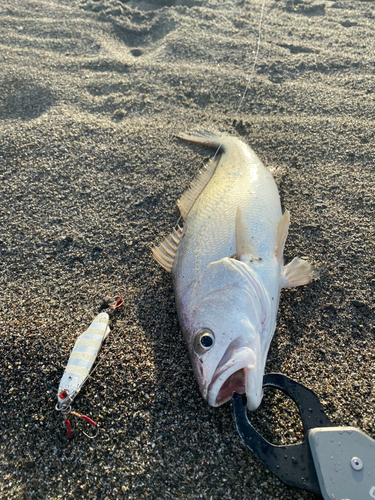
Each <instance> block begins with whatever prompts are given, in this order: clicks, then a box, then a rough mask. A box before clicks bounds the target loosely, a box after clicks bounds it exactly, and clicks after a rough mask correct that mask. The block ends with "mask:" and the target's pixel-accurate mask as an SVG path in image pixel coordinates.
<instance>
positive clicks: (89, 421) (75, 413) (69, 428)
mask: <svg viewBox="0 0 375 500" xmlns="http://www.w3.org/2000/svg"><path fill="white" fill-rule="evenodd" d="M70 414H71V415H73V416H75V417H78V418H82V419H83V420H86V422H88V423H89V424H91V425H92V426H94V427H95V428H96V433H95V435H94V436H89V435H88V434H87V433H86V432H85V431H82V434H84V435H85V436H86V437H87V438H88V439H95V438H96V436H97V435H98V433H99V427H98V424H97V423H96V422H94V420H92V419H91V418H90V417H88V416H87V415H81V414H80V413H77V412H76V411H71V412H70ZM66 426H67V429H68V437H70V436H71V435H72V434H71V424H70V421H69V420H67V421H66ZM69 431H70V436H69Z"/></svg>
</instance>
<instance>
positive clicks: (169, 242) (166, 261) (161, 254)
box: [151, 226, 183, 273]
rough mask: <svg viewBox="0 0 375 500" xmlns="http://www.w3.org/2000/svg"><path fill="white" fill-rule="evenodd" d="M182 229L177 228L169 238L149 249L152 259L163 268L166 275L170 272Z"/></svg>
mask: <svg viewBox="0 0 375 500" xmlns="http://www.w3.org/2000/svg"><path fill="white" fill-rule="evenodd" d="M182 232H183V229H182V228H181V227H180V226H177V229H175V230H174V231H173V233H171V234H170V235H169V236H167V237H166V238H164V241H162V242H161V243H160V245H159V246H157V247H153V248H151V251H152V254H153V256H154V259H155V260H156V261H157V262H158V263H159V264H160V265H161V267H163V268H164V269H165V270H166V271H167V272H168V273H170V272H171V271H172V265H173V261H174V258H175V257H176V252H177V248H178V244H179V243H180V240H181V236H182Z"/></svg>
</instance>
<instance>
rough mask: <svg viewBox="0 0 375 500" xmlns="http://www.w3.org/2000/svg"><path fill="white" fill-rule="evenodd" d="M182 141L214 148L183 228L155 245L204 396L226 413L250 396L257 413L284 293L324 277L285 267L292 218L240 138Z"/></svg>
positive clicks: (189, 195) (182, 202) (184, 204)
mask: <svg viewBox="0 0 375 500" xmlns="http://www.w3.org/2000/svg"><path fill="white" fill-rule="evenodd" d="M178 137H179V138H180V139H182V140H185V141H188V142H191V143H195V144H198V145H202V146H206V147H209V148H213V149H215V150H216V153H215V155H214V157H213V158H211V159H210V160H209V161H208V163H207V164H206V165H205V167H204V168H203V169H202V171H201V172H200V174H199V175H198V177H197V178H196V179H195V180H194V181H193V182H192V183H191V185H190V187H189V188H188V190H187V191H186V192H185V193H184V194H183V195H182V196H181V198H180V199H179V200H178V202H177V205H178V207H179V209H180V213H181V217H182V219H183V220H184V224H183V227H180V226H177V228H176V229H174V231H173V232H172V233H171V234H170V235H168V236H167V237H166V238H165V239H164V240H163V241H162V242H161V243H160V244H159V245H158V246H155V247H153V248H152V253H153V256H154V258H155V259H156V261H157V262H158V263H159V264H160V265H161V266H162V267H163V268H164V269H165V270H166V271H167V272H169V273H171V275H172V280H173V287H174V292H175V302H176V309H177V314H178V318H179V323H180V326H181V330H182V332H183V335H184V337H185V341H186V345H187V348H188V351H189V355H190V358H191V362H192V366H193V371H194V374H195V377H196V379H197V381H198V384H199V388H200V391H201V393H202V396H203V398H204V399H205V400H207V402H208V404H209V405H210V406H213V407H218V406H220V405H222V404H224V403H226V402H227V401H229V400H230V399H231V398H232V396H233V393H238V394H246V397H247V408H248V409H249V411H254V410H256V409H257V408H258V406H259V405H260V403H261V400H262V397H263V389H262V386H263V384H262V382H263V376H264V372H265V364H266V360H267V354H268V350H269V346H270V342H271V340H272V337H273V335H274V332H275V328H276V315H277V310H278V304H279V298H280V291H281V289H282V288H288V287H295V286H300V285H305V284H307V283H309V282H310V281H311V280H312V279H313V278H315V277H317V275H318V273H317V271H315V268H314V266H313V265H311V264H310V263H309V262H307V261H306V260H303V259H300V258H298V257H295V258H294V259H293V260H292V261H291V262H290V263H289V264H287V265H284V262H283V251H284V245H285V241H286V238H287V234H288V228H289V224H290V213H289V211H288V210H285V211H284V213H282V209H281V202H280V196H279V193H278V189H277V186H276V183H275V181H274V178H273V176H272V174H271V172H270V171H269V170H268V169H267V168H266V167H265V166H264V165H263V163H262V162H261V160H260V159H259V158H258V156H257V155H256V153H255V152H254V151H253V150H252V149H251V148H250V147H249V146H248V145H246V144H245V143H244V142H243V141H241V140H240V139H238V138H236V137H234V136H232V135H229V134H227V133H221V132H217V131H209V130H202V129H197V130H195V131H192V132H187V133H182V134H180V135H179V136H178Z"/></svg>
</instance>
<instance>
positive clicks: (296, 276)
mask: <svg viewBox="0 0 375 500" xmlns="http://www.w3.org/2000/svg"><path fill="white" fill-rule="evenodd" d="M318 276H319V272H318V271H317V270H315V268H314V266H313V265H312V264H310V262H308V261H307V260H303V259H299V258H298V257H294V259H293V260H292V262H289V264H288V265H286V266H284V267H283V271H282V282H281V286H282V287H283V288H292V287H294V286H302V285H307V283H310V281H311V280H313V279H314V278H317V277H318Z"/></svg>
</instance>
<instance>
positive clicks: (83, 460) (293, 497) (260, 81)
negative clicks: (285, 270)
mask: <svg viewBox="0 0 375 500" xmlns="http://www.w3.org/2000/svg"><path fill="white" fill-rule="evenodd" d="M261 6H262V1H261V0H239V1H237V0H228V1H225V0H224V1H221V0H177V1H173V0H148V1H139V2H137V1H135V0H129V1H126V0H71V1H67V0H60V1H57V0H49V1H43V0H33V1H32V0H12V1H11V2H10V1H8V0H5V1H3V2H2V3H0V44H1V45H0V68H1V70H0V179H1V182H0V190H1V196H0V204H1V207H0V217H1V226H0V233H1V234H0V252H1V273H0V279H1V286H0V294H1V301H0V303H1V314H0V321H1V338H0V349H1V356H0V405H1V411H2V418H1V426H0V497H1V498H4V499H5V498H7V499H19V500H21V499H22V500H28V499H43V500H44V499H49V500H52V499H70V498H72V499H98V500H99V499H103V500H104V499H112V498H125V499H144V498H149V499H155V500H158V499H177V498H182V499H189V500H193V499H199V498H203V499H207V500H216V499H218V500H219V499H225V500H313V499H317V498H319V497H317V496H316V495H314V494H312V493H309V492H306V491H303V490H298V489H293V488H290V487H288V486H286V485H284V484H283V483H281V482H280V481H279V480H278V479H277V478H276V477H274V476H273V475H272V474H271V473H269V472H268V471H267V470H266V468H265V467H264V466H263V465H262V464H261V463H260V462H258V461H257V459H256V458H255V457H254V456H252V455H251V453H250V452H249V451H248V450H247V449H246V448H245V446H244V445H243V444H242V442H241V441H240V438H239V436H238V434H237V432H236V429H235V425H234V420H233V415H232V406H231V404H230V403H227V404H225V405H224V406H222V407H220V408H216V409H212V408H210V407H209V406H208V404H207V403H206V402H205V401H204V400H203V398H202V396H201V394H200V392H199V389H198V384H197V383H196V381H195V378H194V375H193V372H192V368H191V365H190V360H189V357H188V353H187V350H186V347H185V344H184V340H183V337H182V333H181V331H180V328H179V324H178V319H177V314H176V309H175V305H174V296H173V288H172V281H171V277H170V275H168V274H167V273H166V272H165V271H163V270H162V269H161V268H160V267H158V265H157V264H156V263H155V261H154V260H153V259H152V255H151V250H150V249H151V247H152V246H153V245H154V244H155V243H158V242H160V240H161V238H162V237H163V236H165V235H166V234H168V233H170V232H171V230H172V228H173V227H174V225H175V224H176V222H177V220H178V218H179V212H178V208H177V206H176V201H177V199H178V198H179V197H180V196H181V194H182V193H183V192H184V190H185V189H186V188H187V187H188V186H189V184H190V182H191V181H192V180H193V179H194V177H195V175H196V173H197V171H198V170H199V168H201V167H202V165H203V162H204V161H205V160H207V158H208V157H209V156H210V155H211V152H210V151H209V150H207V149H204V148H199V147H196V146H193V145H186V144H184V143H183V142H182V141H180V140H178V139H177V138H176V137H175V134H176V133H178V132H183V131H185V130H189V129H192V128H194V127H196V126H200V127H205V128H211V129H212V128H216V129H219V130H228V131H229V132H230V133H231V134H234V135H236V136H238V137H240V138H241V139H242V140H244V141H245V142H247V143H248V144H249V145H250V146H251V147H252V148H253V149H254V150H255V151H256V152H257V154H258V156H259V157H260V158H261V159H262V161H263V162H264V164H265V166H266V167H268V168H270V169H274V170H275V176H276V179H277V182H278V186H279V191H280V196H281V201H282V205H283V208H284V209H285V208H287V209H289V210H290V212H291V221H292V222H291V228H290V232H289V237H288V240H287V243H286V247H285V253H284V255H285V261H286V262H289V261H290V260H291V259H292V258H293V257H295V256H298V257H304V258H307V259H308V260H310V261H311V262H313V263H315V264H316V265H317V266H318V267H319V268H320V278H319V279H318V280H317V281H315V282H313V283H312V284H310V285H308V286H306V287H301V288H298V289H288V290H284V291H282V294H281V300H280V308H279V313H278V319H277V328H276V332H275V336H274V338H273V341H272V344H271V348H270V352H269V357H268V362H267V366H266V371H267V373H269V372H282V373H284V374H286V375H288V376H290V377H292V378H293V379H295V380H297V381H299V382H301V383H303V384H304V385H306V386H308V387H309V388H310V389H312V390H314V391H315V392H316V393H317V395H318V396H319V398H320V399H321V401H322V403H323V405H324V408H325V411H326V413H327V415H328V416H329V418H330V419H331V420H332V422H333V423H334V424H335V425H354V426H356V427H359V428H361V429H362V430H363V431H364V432H366V433H368V434H369V435H370V436H372V437H375V417H374V404H375V390H374V389H375V385H374V380H375V339H374V334H375V317H374V305H375V304H374V289H375V271H374V269H375V265H374V264H375V262H374V255H375V231H374V229H375V228H374V226H375V223H374V221H375V218H374V214H375V192H374V170H375V167H374V165H375V153H374V129H375V42H374V40H375V13H374V2H373V1H371V0H368V1H365V0H362V1H361V0H337V1H328V0H327V1H324V2H322V0H287V1H285V0H266V2H265V9H264V17H263V23H262V28H261V44H260V50H259V56H258V59H257V64H256V67H255V72H254V74H253V76H252V79H251V81H250V85H249V88H248V92H247V95H246V98H245V100H244V101H243V103H242V105H241V108H240V110H239V111H238V112H237V108H238V106H239V104H240V100H241V96H242V95H243V92H244V90H245V88H246V85H247V84H248V80H247V79H248V77H249V75H251V71H252V67H253V64H254V57H255V53H256V50H257V40H258V26H259V19H260V14H261ZM121 294H123V295H124V301H125V304H124V307H123V309H122V310H121V311H119V313H118V315H117V316H116V317H115V318H114V320H113V323H112V332H111V335H110V337H109V338H108V340H107V342H106V344H105V346H104V347H103V350H102V357H101V361H100V363H99V365H98V367H97V369H96V371H95V372H94V374H93V376H92V378H90V379H89V380H88V381H87V383H86V385H85V386H84V388H83V389H82V391H81V392H80V394H79V396H78V397H77V398H76V400H75V401H74V405H73V406H74V410H76V411H78V412H80V413H82V414H85V415H89V416H90V417H91V418H92V419H94V420H95V421H97V422H98V423H99V428H100V430H99V435H98V437H97V438H96V439H95V440H89V439H87V438H86V437H85V436H84V435H83V434H82V433H81V430H82V429H86V427H85V426H84V425H83V424H82V422H81V420H80V419H78V418H74V417H72V426H73V438H72V439H71V440H68V438H67V435H66V429H65V428H64V424H63V421H62V418H61V415H59V414H58V412H56V411H54V407H55V404H56V392H57V388H58V385H59V381H60V378H61V376H62V374H63V371H64V368H65V365H66V363H67V360H68V357H69V353H70V350H71V349H72V347H73V345H74V342H75V339H76V338H77V336H78V335H79V334H80V333H82V332H83V331H84V330H85V329H86V328H87V327H88V326H89V324H90V322H91V321H92V319H93V318H94V316H95V315H96V314H97V313H98V311H99V310H100V309H101V308H104V307H105V305H106V304H109V303H111V302H113V300H115V299H116V298H117V297H118V296H119V295H121ZM251 420H252V421H253V423H254V424H255V425H256V426H257V428H258V429H259V430H260V431H261V432H262V433H263V435H264V437H266V438H267V439H269V440H271V441H272V442H274V443H276V444H287V443H295V442H298V441H300V440H301V439H302V438H303V432H302V426H301V423H300V421H299V419H298V411H297V410H296V408H295V406H294V405H293V404H292V403H291V402H290V401H289V400H288V398H286V397H284V396H283V395H282V394H279V393H275V392H269V391H266V394H265V398H264V400H263V403H262V405H261V407H260V409H259V410H258V411H257V412H256V414H254V415H251ZM90 432H91V429H90ZM351 500H359V499H351Z"/></svg>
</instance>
